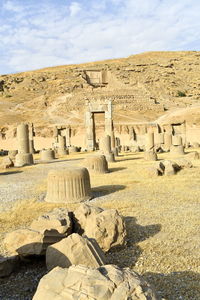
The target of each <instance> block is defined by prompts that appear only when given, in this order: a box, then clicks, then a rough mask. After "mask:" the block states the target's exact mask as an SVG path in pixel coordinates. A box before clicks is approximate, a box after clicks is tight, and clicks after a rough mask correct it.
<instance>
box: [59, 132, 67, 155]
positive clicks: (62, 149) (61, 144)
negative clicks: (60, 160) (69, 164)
mask: <svg viewBox="0 0 200 300" xmlns="http://www.w3.org/2000/svg"><path fill="white" fill-rule="evenodd" d="M58 154H59V155H66V154H67V150H66V140H65V136H62V135H59V136H58Z"/></svg>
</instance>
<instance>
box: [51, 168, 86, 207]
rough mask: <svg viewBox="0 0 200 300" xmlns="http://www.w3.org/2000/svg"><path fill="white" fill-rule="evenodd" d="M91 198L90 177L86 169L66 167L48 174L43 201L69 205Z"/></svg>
mask: <svg viewBox="0 0 200 300" xmlns="http://www.w3.org/2000/svg"><path fill="white" fill-rule="evenodd" d="M91 198H92V192H91V185H90V176H89V172H88V170H87V169H86V168H81V167H68V168H63V169H58V170H57V169H56V170H51V171H50V172H49V173H48V181H47V195H46V198H45V201H47V202H58V203H71V202H82V201H86V200H89V199H91Z"/></svg>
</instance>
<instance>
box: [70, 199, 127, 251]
mask: <svg viewBox="0 0 200 300" xmlns="http://www.w3.org/2000/svg"><path fill="white" fill-rule="evenodd" d="M88 206H89V205H86V204H82V205H81V206H80V207H79V208H78V209H77V210H75V212H74V216H75V220H78V224H79V226H80V227H81V230H82V231H83V232H84V235H86V236H87V237H89V238H94V239H95V240H96V241H97V243H98V244H99V246H100V247H101V248H102V249H103V250H104V251H108V250H109V249H110V248H112V247H114V246H119V245H123V244H125V238H126V229H125V224H124V221H123V219H122V217H121V216H120V215H119V214H118V212H117V210H115V209H108V210H102V209H101V208H93V207H92V206H90V207H88ZM82 211H85V213H84V214H83V216H82V214H81V212H82ZM79 218H80V220H79ZM79 232H80V229H79Z"/></svg>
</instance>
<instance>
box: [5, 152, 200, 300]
mask: <svg viewBox="0 0 200 300" xmlns="http://www.w3.org/2000/svg"><path fill="white" fill-rule="evenodd" d="M195 150H197V151H198V149H195ZM190 151H191V150H190ZM199 152H200V150H199ZM86 155H88V154H76V155H70V156H66V157H64V158H63V159H62V160H60V161H59V160H57V161H55V162H54V163H51V164H36V165H34V166H31V167H25V168H20V169H10V170H8V171H6V172H5V171H3V170H0V199H1V203H0V206H1V210H0V211H1V212H0V241H1V247H0V251H1V253H0V255H5V253H6V252H5V249H4V248H3V245H2V240H3V237H4V235H5V233H6V232H9V231H11V230H13V229H15V228H22V227H24V226H27V225H28V224H29V223H30V222H31V221H32V220H33V219H34V218H36V217H38V216H39V215H41V214H42V213H43V212H47V211H50V210H52V209H53V208H54V207H55V206H61V205H55V204H51V203H45V202H44V196H45V192H46V181H47V173H48V171H49V170H50V169H53V168H60V167H63V166H68V165H69V164H73V165H80V164H82V158H84V157H86ZM158 156H159V159H165V158H168V159H169V158H170V159H172V158H171V157H170V154H159V155H158ZM172 160H173V159H172ZM155 163H156V162H149V161H148V162H147V161H144V160H143V154H142V153H123V154H121V155H120V156H119V157H118V158H117V161H116V162H115V163H111V164H109V168H110V173H108V174H104V175H92V176H91V184H92V190H93V194H94V198H93V199H92V200H91V201H90V202H91V203H92V204H93V205H96V206H100V207H104V208H116V209H117V210H118V211H119V212H120V213H121V214H122V215H123V216H124V218H125V222H126V226H127V232H128V238H127V245H126V246H125V247H122V248H120V249H114V250H112V251H110V252H109V253H107V259H108V261H109V263H114V264H118V265H119V266H122V267H130V268H132V269H133V270H134V271H136V272H138V273H140V274H142V275H143V276H144V277H145V278H146V279H147V280H148V281H149V282H150V283H152V284H153V285H154V286H155V289H156V290H157V292H158V294H160V296H162V297H163V298H165V299H167V300H168V299H169V300H178V299H182V300H199V299H200V238H199V235H200V160H194V161H192V163H193V168H185V169H183V170H181V171H180V172H178V173H177V174H176V175H173V176H159V177H149V175H148V173H147V171H146V170H147V168H148V167H149V166H152V165H154V164H155ZM18 184H20V189H21V194H20V191H19V189H18V188H17V186H18ZM8 186H9V188H7V189H6V187H8ZM16 194H17V196H16ZM5 195H6V196H5ZM20 195H21V196H20ZM3 198H4V199H3ZM63 206H65V207H68V208H69V209H71V210H73V209H75V208H76V206H77V205H67V204H63ZM40 264H41V261H40ZM34 267H35V265H33V266H32V268H33V269H34ZM26 268H27V269H28V270H29V272H33V275H32V276H33V277H34V276H35V278H36V277H37V276H36V274H35V273H34V271H30V265H29V266H27V267H26V266H23V267H22V269H21V270H19V271H18V273H16V274H13V275H12V276H11V277H10V278H7V279H3V280H0V290H2V291H3V290H4V294H3V293H2V295H5V290H6V289H7V288H8V287H12V288H11V289H10V291H9V295H10V296H9V297H8V298H3V297H2V298H1V297H0V298H1V299H6V300H8V299H19V300H23V299H31V298H28V296H27V295H32V294H33V293H34V288H35V286H36V285H37V283H38V280H39V278H38V277H37V278H36V279H35V281H36V282H35V285H34V288H32V290H26V291H23V292H21V293H20V291H19V290H20V289H21V285H20V284H19V278H20V276H21V278H23V274H25V273H26V272H27V269H26ZM20 272H21V273H20ZM23 272H25V273H23ZM44 272H45V271H44V269H42V271H41V274H43V273H44ZM20 274H21V275H20ZM15 275H16V276H15ZM31 282H32V281H31V280H30V282H29V280H28V283H27V285H28V284H31ZM12 289H13V293H14V294H15V296H13V297H12ZM16 295H20V296H18V298H16ZM0 296H1V292H0Z"/></svg>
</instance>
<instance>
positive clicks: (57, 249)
mask: <svg viewBox="0 0 200 300" xmlns="http://www.w3.org/2000/svg"><path fill="white" fill-rule="evenodd" d="M78 264H80V265H84V266H87V267H98V266H102V265H104V264H105V256H104V253H103V251H102V250H101V248H100V247H99V245H98V244H97V242H96V241H95V240H92V239H88V238H87V237H82V236H80V235H79V234H77V233H73V234H71V235H70V236H68V237H67V238H65V239H63V240H62V241H60V242H58V243H56V244H54V245H52V246H49V247H48V248H47V252H46V265H47V269H48V270H51V269H53V268H55V267H57V266H59V267H62V268H68V267H69V266H71V265H78Z"/></svg>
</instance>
